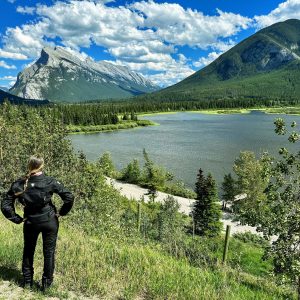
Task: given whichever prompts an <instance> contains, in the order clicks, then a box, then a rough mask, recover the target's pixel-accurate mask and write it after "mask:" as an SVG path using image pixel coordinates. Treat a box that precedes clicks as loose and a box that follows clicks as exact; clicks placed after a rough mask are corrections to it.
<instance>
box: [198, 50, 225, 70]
mask: <svg viewBox="0 0 300 300" xmlns="http://www.w3.org/2000/svg"><path fill="white" fill-rule="evenodd" d="M221 54H222V53H217V52H210V53H209V54H208V56H207V57H200V58H199V60H197V61H195V62H193V65H194V66H195V67H197V68H202V67H205V66H207V65H208V64H210V63H211V62H213V61H214V60H216V59H217V58H218V57H219V56H220V55H221Z"/></svg>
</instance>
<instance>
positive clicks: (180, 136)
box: [70, 111, 300, 188]
mask: <svg viewBox="0 0 300 300" xmlns="http://www.w3.org/2000/svg"><path fill="white" fill-rule="evenodd" d="M278 117H283V118H284V119H285V120H286V121H289V122H291V121H292V120H295V121H299V120H300V117H298V116H285V115H284V116H281V115H268V114H264V113H262V112H260V111H254V112H252V113H250V114H232V115H205V114H198V113H188V112H183V113H177V114H163V115H154V116H148V117H145V118H146V119H149V120H153V121H155V122H157V123H159V124H160V126H150V127H142V128H136V129H128V130H120V131H114V132H106V133H93V134H77V135H71V136H70V139H71V140H72V143H73V145H74V147H75V149H77V150H83V151H84V153H86V155H87V157H88V159H91V160H95V159H97V158H98V157H99V156H100V155H102V153H103V152H105V151H109V152H110V153H111V154H112V158H113V161H114V162H115V165H116V167H117V168H118V169H121V168H123V167H124V166H125V165H126V164H127V163H129V162H130V161H131V160H132V159H133V158H138V159H139V160H140V162H141V164H142V163H143V155H142V151H143V148H145V149H146V150H147V152H148V153H149V155H150V158H151V159H152V160H153V161H155V162H156V163H158V164H160V165H163V166H165V167H166V168H167V169H168V170H170V171H171V172H173V173H174V174H175V176H176V177H177V178H179V179H181V180H183V181H184V182H185V183H186V184H187V185H189V186H190V187H191V188H194V183H195V180H196V176H197V171H198V169H199V168H202V169H203V170H204V171H205V172H211V173H212V174H213V176H214V177H215V178H216V179H217V181H218V182H219V183H220V182H221V181H222V180H223V176H224V174H225V173H228V172H232V165H233V161H234V159H235V158H236V157H237V156H238V155H239V152H240V151H242V150H250V151H254V152H255V153H257V154H259V153H262V152H263V151H269V152H270V153H272V154H276V153H277V150H278V149H279V147H282V146H283V145H288V142H287V141H286V140H287V139H286V137H283V136H277V135H276V134H275V133H274V124H273V123H274V120H275V118H278ZM293 147H294V148H296V145H294V146H293Z"/></svg>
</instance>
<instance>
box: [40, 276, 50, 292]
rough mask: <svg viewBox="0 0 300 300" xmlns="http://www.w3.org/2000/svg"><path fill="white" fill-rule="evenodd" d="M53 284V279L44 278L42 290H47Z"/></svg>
mask: <svg viewBox="0 0 300 300" xmlns="http://www.w3.org/2000/svg"><path fill="white" fill-rule="evenodd" d="M51 284H52V280H51V279H48V278H46V277H43V278H42V291H43V292H45V291H46V290H47V289H48V288H50V286H51Z"/></svg>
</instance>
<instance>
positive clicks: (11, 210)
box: [1, 174, 74, 224]
mask: <svg viewBox="0 0 300 300" xmlns="http://www.w3.org/2000/svg"><path fill="white" fill-rule="evenodd" d="M23 187H24V179H23V178H20V179H18V180H16V181H15V182H14V183H12V185H11V187H10V189H9V191H8V192H7V193H6V195H5V196H4V198H3V200H2V202H1V211H2V213H3V214H4V216H5V217H6V218H7V219H9V220H10V221H12V222H14V223H16V224H19V223H22V221H23V218H22V217H21V216H19V215H18V214H17V213H16V211H15V201H16V200H17V199H18V200H19V202H20V203H21V204H22V205H23V206H24V218H26V217H27V216H28V215H34V214H41V213H43V212H44V211H45V208H47V209H49V207H50V209H52V210H53V211H54V212H55V213H56V208H55V206H54V204H53V203H52V201H51V198H52V195H53V193H56V194H58V195H59V196H60V197H61V199H62V200H63V202H64V203H63V205H62V207H61V208H60V210H59V214H60V215H61V216H65V215H66V214H67V213H68V212H69V211H70V209H71V208H72V206H73V202H74V196H73V194H72V193H71V192H70V191H69V190H67V189H66V188H65V187H64V186H63V185H62V184H61V183H60V182H59V181H57V180H56V179H54V178H53V177H50V176H46V175H44V174H41V175H39V176H31V177H30V178H29V180H28V184H27V188H26V190H25V192H24V193H23V194H21V195H19V196H16V195H15V193H17V192H21V191H23Z"/></svg>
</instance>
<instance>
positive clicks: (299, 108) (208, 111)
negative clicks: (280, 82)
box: [137, 106, 300, 117]
mask: <svg viewBox="0 0 300 300" xmlns="http://www.w3.org/2000/svg"><path fill="white" fill-rule="evenodd" d="M289 109H291V110H296V111H287V110H289ZM276 110H278V111H276ZM252 111H261V112H264V113H266V114H274V115H277V114H282V115H293V116H299V115H300V106H286V107H264V108H262V107H259V108H236V109H235V108H228V109H226V108H220V109H203V110H177V111H166V112H149V113H144V112H143V113H137V115H139V116H141V117H143V116H152V115H153V116H155V115H167V114H177V113H181V112H184V113H196V114H208V115H227V114H228V115H231V114H232V115H233V114H249V113H251V112H252Z"/></svg>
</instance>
